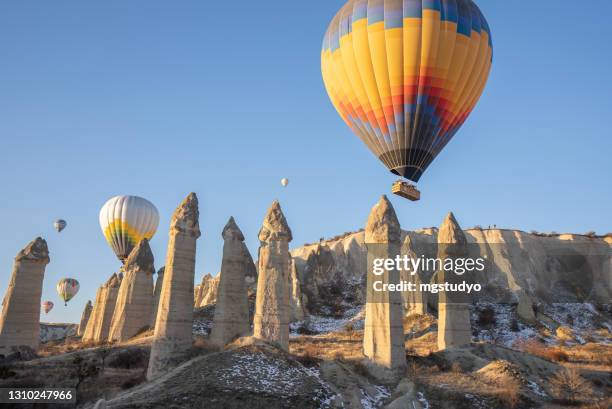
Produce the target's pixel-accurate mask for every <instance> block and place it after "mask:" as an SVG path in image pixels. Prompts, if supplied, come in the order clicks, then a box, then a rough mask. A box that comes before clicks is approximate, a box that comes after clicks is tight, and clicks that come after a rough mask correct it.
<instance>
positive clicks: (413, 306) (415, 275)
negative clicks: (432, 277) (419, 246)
mask: <svg viewBox="0 0 612 409" xmlns="http://www.w3.org/2000/svg"><path fill="white" fill-rule="evenodd" d="M402 255H405V256H408V257H409V258H410V259H413V260H414V259H416V258H417V255H416V253H415V252H414V250H413V248H412V240H411V238H410V235H406V238H405V239H404V244H403V245H402ZM420 274H421V271H409V270H406V269H404V270H402V271H401V272H400V279H401V280H402V281H406V282H408V283H412V284H413V286H414V291H404V292H402V298H403V300H404V314H405V315H406V316H409V315H421V314H425V304H426V302H425V300H424V297H423V292H422V291H421V287H420V286H421V278H420Z"/></svg>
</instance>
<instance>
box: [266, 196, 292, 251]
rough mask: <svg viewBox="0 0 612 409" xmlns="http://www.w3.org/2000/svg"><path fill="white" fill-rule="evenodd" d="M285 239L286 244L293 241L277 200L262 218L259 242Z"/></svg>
mask: <svg viewBox="0 0 612 409" xmlns="http://www.w3.org/2000/svg"><path fill="white" fill-rule="evenodd" d="M280 239H285V240H287V241H288V242H289V241H291V240H293V236H292V234H291V229H290V228H289V224H287V219H285V215H284V214H283V210H282V209H281V206H280V203H279V202H278V200H275V201H274V202H272V205H271V206H270V208H269V209H268V213H267V214H266V217H265V218H264V221H263V224H262V226H261V230H260V231H259V240H260V241H264V242H265V241H270V240H280Z"/></svg>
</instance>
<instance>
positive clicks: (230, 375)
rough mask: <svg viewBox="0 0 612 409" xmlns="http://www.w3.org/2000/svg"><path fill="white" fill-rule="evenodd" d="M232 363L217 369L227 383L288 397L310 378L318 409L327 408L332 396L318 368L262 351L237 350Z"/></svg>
mask: <svg viewBox="0 0 612 409" xmlns="http://www.w3.org/2000/svg"><path fill="white" fill-rule="evenodd" d="M232 360H233V364H232V366H230V367H228V368H223V369H221V370H219V372H218V379H219V381H220V382H222V383H225V384H226V385H227V386H232V387H234V388H235V387H236V386H239V387H240V389H242V390H246V391H250V392H256V393H269V394H273V395H278V396H290V395H291V393H292V392H293V391H295V390H296V389H297V388H298V387H299V386H301V384H302V383H303V382H304V380H305V378H310V379H311V380H312V381H313V382H314V383H315V384H317V385H318V386H317V387H316V388H315V389H314V391H313V400H314V401H315V403H316V405H317V407H319V408H329V407H331V403H332V401H333V400H334V398H335V394H334V393H333V392H332V390H331V388H330V387H329V386H328V385H327V384H326V383H325V382H323V381H322V380H321V378H320V375H319V373H318V370H316V369H312V368H310V369H308V368H305V367H303V366H301V365H289V364H285V363H284V362H282V361H281V362H279V361H277V360H276V359H274V358H273V357H270V356H268V355H266V354H264V353H261V352H256V353H247V352H245V353H237V354H235V355H234V356H232Z"/></svg>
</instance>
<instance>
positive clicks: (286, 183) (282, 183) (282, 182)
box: [281, 178, 289, 186]
mask: <svg viewBox="0 0 612 409" xmlns="http://www.w3.org/2000/svg"><path fill="white" fill-rule="evenodd" d="M288 184H289V179H287V178H282V179H281V185H283V186H287V185H288Z"/></svg>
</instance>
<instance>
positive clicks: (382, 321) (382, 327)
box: [363, 196, 406, 374]
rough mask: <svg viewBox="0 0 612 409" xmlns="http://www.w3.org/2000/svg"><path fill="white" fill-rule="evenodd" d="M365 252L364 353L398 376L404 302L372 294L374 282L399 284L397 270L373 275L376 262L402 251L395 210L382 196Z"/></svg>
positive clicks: (369, 223)
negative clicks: (366, 256)
mask: <svg viewBox="0 0 612 409" xmlns="http://www.w3.org/2000/svg"><path fill="white" fill-rule="evenodd" d="M365 243H366V246H367V249H368V272H367V290H366V293H367V301H366V312H365V326H364V337H363V352H364V355H365V356H366V357H368V358H369V360H370V362H371V363H372V364H373V365H374V366H376V367H380V368H383V369H388V370H391V371H392V372H393V373H394V374H395V373H399V372H400V371H401V370H402V369H404V368H405V367H406V352H405V349H404V326H403V300H402V295H401V293H399V292H397V291H374V287H375V286H374V282H375V281H381V282H382V283H383V284H398V283H399V282H400V273H399V271H398V270H397V269H392V270H386V269H385V270H384V271H383V272H382V273H381V274H374V260H375V259H394V258H395V257H396V256H397V255H398V254H399V251H400V247H401V229H400V224H399V221H398V219H397V215H396V214H395V210H394V209H393V206H392V205H391V202H389V199H387V197H386V196H382V197H381V199H380V200H379V202H378V203H377V204H376V205H375V206H374V207H373V208H372V211H371V212H370V216H369V218H368V221H367V224H366V229H365Z"/></svg>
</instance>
